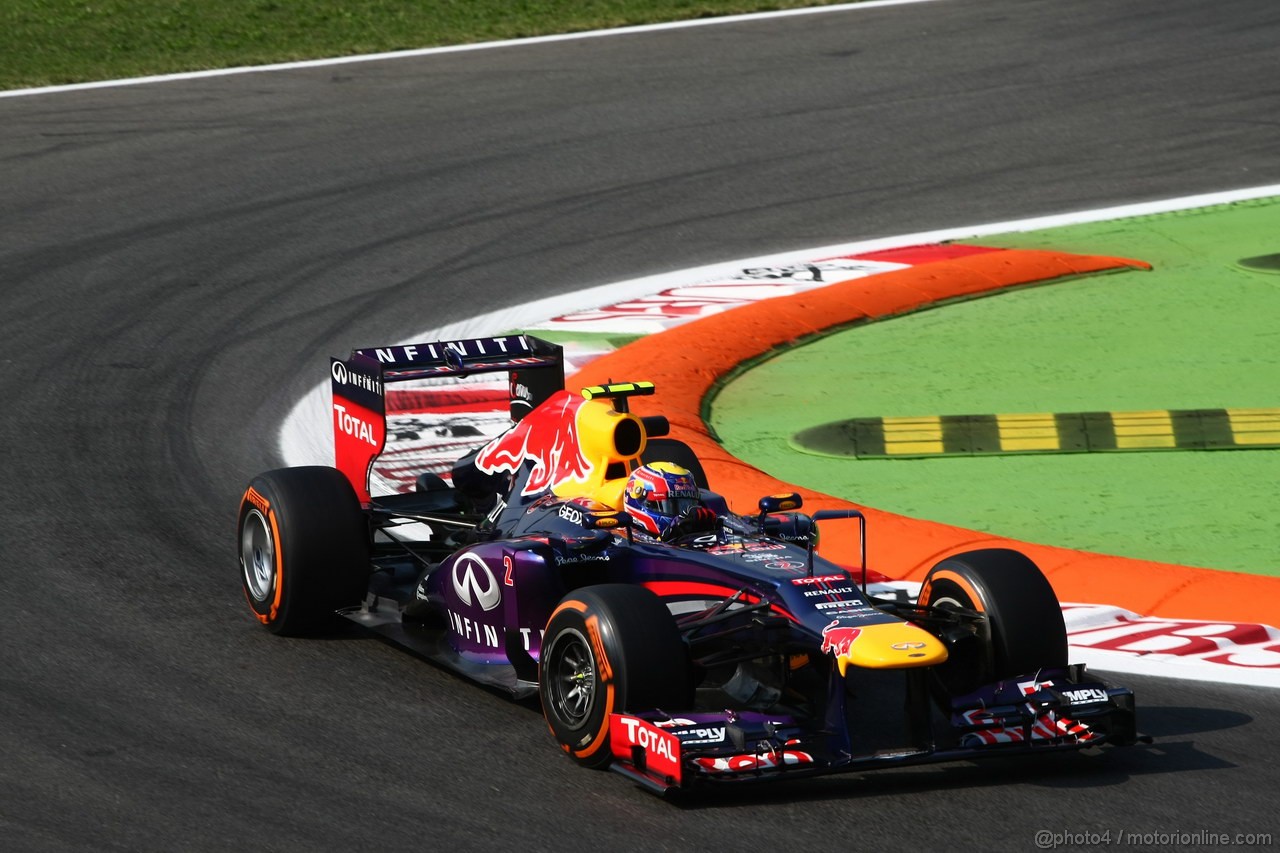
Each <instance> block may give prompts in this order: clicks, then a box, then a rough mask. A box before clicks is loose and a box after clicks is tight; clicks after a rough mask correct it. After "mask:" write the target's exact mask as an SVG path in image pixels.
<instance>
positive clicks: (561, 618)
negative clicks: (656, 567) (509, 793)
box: [538, 584, 693, 768]
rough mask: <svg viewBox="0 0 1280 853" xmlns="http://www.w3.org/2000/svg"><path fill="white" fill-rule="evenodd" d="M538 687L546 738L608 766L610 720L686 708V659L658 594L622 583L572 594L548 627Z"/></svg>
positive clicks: (581, 759)
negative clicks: (619, 715) (616, 715)
mask: <svg viewBox="0 0 1280 853" xmlns="http://www.w3.org/2000/svg"><path fill="white" fill-rule="evenodd" d="M538 689H539V693H540V696H541V698H542V710H543V714H545V716H546V718H547V725H548V726H549V727H550V729H551V734H552V735H553V736H554V737H555V738H556V740H557V741H558V742H559V743H560V746H561V748H562V749H563V750H564V751H565V752H567V753H568V754H569V755H570V756H571V757H572V758H573V759H574V760H575V761H577V762H578V763H579V764H582V765H584V766H587V767H595V768H603V767H607V766H608V764H609V762H610V760H611V759H612V754H611V753H610V750H609V715H610V714H614V713H620V712H623V711H643V710H651V709H662V710H666V711H681V710H689V708H690V707H691V705H692V700H693V687H692V682H691V680H690V676H689V664H688V654H687V652H686V648H685V644H684V641H683V640H682V639H681V637H680V632H679V630H678V629H677V627H676V623H675V620H674V619H673V618H672V616H671V614H670V612H668V610H667V608H666V605H664V604H663V603H662V600H661V599H659V598H658V596H656V595H654V594H653V593H652V592H650V591H649V590H647V589H644V588H643V587H638V586H629V585H626V584H601V585H599V586H590V587H584V588H582V589H579V590H575V591H574V592H571V593H570V594H569V595H567V596H565V598H564V599H563V600H562V601H561V602H560V605H559V606H558V607H557V608H556V609H555V611H554V612H553V613H552V614H551V619H550V620H548V622H547V629H546V633H545V635H544V639H543V643H542V652H541V655H540V659H539V662H538Z"/></svg>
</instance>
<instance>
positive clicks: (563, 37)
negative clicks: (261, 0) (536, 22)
mask: <svg viewBox="0 0 1280 853" xmlns="http://www.w3.org/2000/svg"><path fill="white" fill-rule="evenodd" d="M935 2H939V0H867V2H864V3H841V4H838V5H834V6H806V7H804V8H801V9H780V10H777V11H773V12H750V13H745V14H740V15H724V16H721V17H716V18H694V19H691V20H687V21H666V22H663V23H660V24H641V25H637V26H633V27H615V28H612V29H605V30H587V31H584V32H580V33H557V34H555V35H547V36H532V37H530V38H523V39H505V40H502V41H486V42H475V43H471V44H452V45H442V46H440V47H424V48H417V49H413V50H396V51H388V52H385V53H368V54H360V55H356V56H337V57H329V58H326V59H305V60H299V61H296V62H276V63H272V64H269V65H246V66H240V67H236V68H211V69H207V70H204V71H183V72H179V73H176V74H158V75H154V76H150V77H128V78H124V79H121V80H96V81H93V82H90V83H69V84H66V85H62V86H38V87H35V88H31V89H8V90H4V91H0V98H18V97H27V96H30V95H49V94H58V93H62V92H83V91H87V90H91V89H108V88H120V87H124V86H139V85H143V84H148V83H170V82H175V81H181V80H202V79H204V78H207V77H230V76H233V75H236V74H257V73H262V72H268V71H294V70H298V69H306V68H325V67H329V66H334V65H350V64H353V63H358V62H382V61H385V60H392V59H417V58H420V57H426V56H436V55H441V54H448V53H468V52H471V51H477V50H493V49H496V48H503V47H525V46H531V45H540V44H552V43H555V42H562V41H574V40H580V39H592V38H606V37H610V36H629V35H640V34H643V33H654V32H663V31H666V30H677V29H689V28H692V27H710V26H719V25H722V24H741V23H752V22H755V21H762V20H770V19H773V18H793V17H798V16H801V15H822V14H828V13H831V12H854V11H862V10H865V9H879V8H882V7H885V6H903V5H908V4H916V3H935Z"/></svg>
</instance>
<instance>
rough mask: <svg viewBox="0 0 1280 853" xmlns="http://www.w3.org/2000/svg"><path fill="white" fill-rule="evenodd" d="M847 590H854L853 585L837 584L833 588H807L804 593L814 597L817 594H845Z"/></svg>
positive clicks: (806, 595) (806, 596)
mask: <svg viewBox="0 0 1280 853" xmlns="http://www.w3.org/2000/svg"><path fill="white" fill-rule="evenodd" d="M846 592H853V587H851V586H836V587H832V588H831V589H806V590H805V591H804V595H805V598H812V597H813V596H815V595H843V594H845V593H846Z"/></svg>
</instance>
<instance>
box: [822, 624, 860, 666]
mask: <svg viewBox="0 0 1280 853" xmlns="http://www.w3.org/2000/svg"><path fill="white" fill-rule="evenodd" d="M861 633H862V629H861V628H849V627H842V626H841V625H840V620H839V619H836V620H834V621H833V622H832V623H831V624H830V625H828V626H827V627H825V628H823V629H822V651H823V652H824V653H825V652H830V653H831V654H833V655H835V656H836V657H841V656H843V655H847V654H848V653H849V649H850V647H852V646H853V641H854V640H856V639H858V635H859V634H861Z"/></svg>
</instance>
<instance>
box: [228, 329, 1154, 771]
mask: <svg viewBox="0 0 1280 853" xmlns="http://www.w3.org/2000/svg"><path fill="white" fill-rule="evenodd" d="M500 372H505V373H507V374H508V380H509V386H510V388H511V394H510V414H511V419H512V424H511V427H510V429H508V430H507V431H506V432H504V433H502V434H501V435H499V436H497V437H496V438H492V439H489V440H487V441H484V437H483V436H482V437H481V440H482V441H483V442H484V443H482V444H479V446H476V447H474V448H472V449H471V450H470V452H467V453H465V455H462V456H461V458H458V459H457V460H456V462H455V463H454V464H453V466H452V471H451V472H446V474H447V475H448V476H442V475H440V474H436V473H429V472H424V473H423V474H422V475H421V476H420V477H418V479H417V482H416V486H415V488H414V490H413V491H408V492H404V493H395V494H377V495H374V494H371V493H370V473H371V471H372V470H373V464H374V462H375V461H376V459H377V457H378V456H379V454H380V453H382V452H383V450H384V448H385V444H386V440H387V416H386V400H385V394H386V388H387V386H388V385H390V384H392V383H397V382H406V383H408V382H418V383H422V382H429V381H438V380H456V379H458V378H461V377H467V376H471V375H474V374H481V373H500ZM330 377H331V387H332V391H333V402H332V418H333V428H334V438H335V455H336V464H335V466H334V467H325V466H312V467H297V468H283V469H277V470H273V471H268V472H265V473H263V474H260V475H258V476H256V477H254V478H253V479H252V481H251V482H250V483H249V486H248V488H247V490H246V491H245V494H244V498H243V500H242V501H241V504H240V512H239V530H238V541H239V553H240V567H241V579H242V581H243V586H244V593H245V596H246V598H247V600H248V604H249V607H250V609H251V610H252V612H253V614H254V615H255V616H256V617H257V619H258V620H259V621H260V622H261V623H262V624H263V625H265V626H266V627H267V628H268V629H269V630H271V631H273V632H276V633H279V634H288V635H302V634H311V633H317V632H323V631H324V630H326V628H328V627H329V626H331V624H332V622H333V620H334V619H335V618H336V617H345V618H346V619H350V620H353V621H355V622H357V623H359V624H360V625H363V626H365V627H366V628H368V629H370V630H372V631H375V632H377V633H379V634H381V635H383V636H385V637H387V638H388V639H390V640H392V641H394V642H395V643H398V644H401V645H403V646H406V647H408V648H410V649H412V650H414V651H416V652H417V653H419V654H421V655H423V656H425V657H427V658H429V659H431V660H433V661H436V662H438V663H439V664H442V665H444V666H446V667H448V668H450V669H453V670H455V671H457V672H458V673H461V674H462V675H464V676H466V677H468V678H470V679H473V680H475V681H477V682H480V683H482V684H485V685H489V686H491V687H495V688H498V689H500V690H502V691H505V692H508V693H509V694H511V695H512V696H513V697H520V698H531V697H533V696H535V695H536V696H538V697H539V699H540V700H541V704H542V709H543V712H544V714H545V717H546V722H547V726H548V727H549V729H550V731H551V734H552V736H553V738H554V739H555V741H556V742H557V743H558V744H559V746H560V748H561V749H562V750H563V751H564V752H565V753H566V754H567V755H568V756H570V758H572V760H574V761H575V762H577V763H579V764H582V765H584V766H586V767H590V768H598V769H603V768H608V769H611V770H614V771H616V772H618V773H620V774H622V775H624V776H626V777H628V778H629V779H632V780H633V781H635V782H637V783H639V784H640V785H642V786H644V787H646V788H649V789H651V790H653V791H656V792H667V791H672V790H678V789H686V788H692V787H697V786H700V785H711V784H741V783H753V782H763V781H768V780H781V779H791V778H798V777H802V776H809V775H818V774H829V773H839V772H851V771H862V770H867V769H871V768H876V767H900V766H904V765H910V764H920V763H926V762H937V761H947V760H954V759H976V758H982V757H986V756H1006V755H1012V754H1037V753H1048V752H1056V751H1063V750H1076V749H1081V748H1085V747H1093V746H1099V745H1102V744H1112V745H1127V744H1132V743H1134V742H1135V741H1137V740H1138V739H1139V737H1138V735H1137V732H1136V728H1135V717H1134V697H1133V693H1132V691H1130V690H1129V689H1127V688H1124V687H1117V686H1113V685H1110V684H1107V683H1104V682H1103V681H1101V680H1099V679H1098V678H1096V677H1094V676H1092V675H1091V674H1089V673H1087V672H1086V671H1085V668H1084V666H1083V665H1080V664H1071V663H1069V661H1068V658H1067V641H1066V632H1065V629H1064V626H1063V618H1062V613H1061V609H1060V607H1059V605H1058V601H1057V599H1056V597H1055V596H1054V593H1053V590H1052V588H1051V587H1050V585H1049V583H1048V582H1047V581H1046V580H1045V578H1044V576H1043V575H1042V574H1041V572H1040V571H1039V569H1037V567H1036V566H1035V565H1034V564H1033V563H1032V562H1031V560H1030V559H1028V558H1027V557H1025V556H1024V555H1022V554H1020V553H1018V552H1016V551H1012V550H1002V549H988V550H980V551H971V552H967V553H960V554H955V555H953V556H949V557H947V558H945V559H943V560H941V561H940V562H939V563H938V564H937V565H936V566H934V567H933V568H932V569H931V570H930V571H929V573H928V575H927V576H926V578H925V580H924V582H923V585H922V587H921V590H920V592H919V595H918V596H916V597H914V598H911V597H908V596H906V595H905V594H904V593H902V592H901V591H900V590H898V589H895V588H894V587H892V586H889V585H885V584H879V583H876V582H875V581H876V580H877V579H878V578H882V576H881V575H879V574H878V573H877V572H875V571H873V570H872V569H870V568H869V567H868V566H867V565H866V559H865V554H866V547H865V543H866V537H867V535H868V533H869V531H868V530H867V525H866V520H865V518H863V516H862V515H861V514H860V513H859V512H857V511H856V510H852V509H847V510H820V511H818V512H814V513H812V514H807V513H806V512H804V510H803V507H802V506H801V501H800V499H799V497H798V496H797V495H796V494H794V493H786V494H777V495H766V496H763V497H761V498H760V499H759V501H758V503H757V504H756V505H755V506H752V507H750V509H749V510H748V511H746V512H743V511H741V509H739V511H738V512H734V511H731V510H730V508H729V506H728V505H727V502H726V500H725V499H724V498H723V497H722V496H720V495H718V494H717V493H716V492H715V491H714V490H713V488H712V487H713V486H714V484H713V483H708V481H707V478H706V475H705V472H704V471H703V468H702V466H701V465H700V464H699V461H698V459H697V458H696V457H695V456H694V454H693V453H692V452H691V451H690V449H689V447H688V446H687V445H685V444H683V443H681V442H679V441H677V440H675V439H672V438H670V437H668V430H669V425H668V423H667V421H666V419H665V418H663V417H662V416H660V415H648V416H641V415H638V414H636V413H635V412H632V411H631V407H632V404H633V403H636V399H635V398H637V397H647V396H649V395H651V394H653V393H654V392H655V390H657V389H655V388H654V387H653V385H652V384H649V383H645V382H629V383H618V384H611V385H606V386H596V387H590V388H585V389H581V390H578V389H574V390H573V391H572V392H571V391H569V390H566V389H565V387H564V360H563V354H562V352H561V350H560V348H559V347H558V346H556V345H554V344H551V343H548V342H546V341H543V340H540V339H538V338H535V337H532V336H525V335H508V336H500V337H492V338H478V339H471V340H465V341H450V342H431V343H423V344H415V345H409V346H404V345H400V346H391V347H377V348H370V349H362V350H356V351H354V352H352V353H351V355H350V357H349V358H347V359H342V360H339V359H333V360H332V361H331V365H330ZM820 527H828V528H829V529H828V531H827V534H826V535H829V536H835V535H847V536H850V537H852V536H854V535H856V536H857V537H858V542H859V544H860V546H861V547H860V549H858V552H859V553H860V554H861V555H862V559H861V561H860V562H861V564H860V565H857V566H853V567H846V566H843V565H837V564H836V563H834V562H831V561H829V560H827V559H825V558H823V557H822V556H821V555H820V554H818V553H815V548H816V545H817V540H818V533H819V528H820ZM872 533H873V531H872ZM881 568H882V569H883V571H884V572H885V573H886V574H888V575H892V570H893V567H881Z"/></svg>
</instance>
